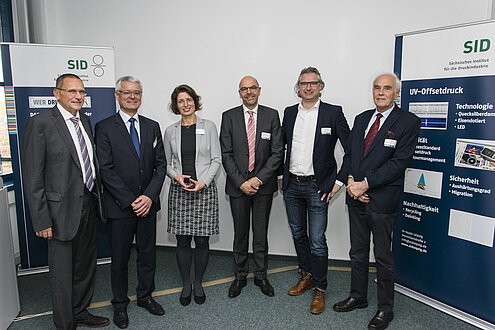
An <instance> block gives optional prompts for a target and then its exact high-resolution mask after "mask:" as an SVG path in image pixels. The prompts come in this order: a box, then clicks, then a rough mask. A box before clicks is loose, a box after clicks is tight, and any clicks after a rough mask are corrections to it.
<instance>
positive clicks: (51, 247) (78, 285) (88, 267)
mask: <svg viewBox="0 0 495 330" xmlns="http://www.w3.org/2000/svg"><path fill="white" fill-rule="evenodd" d="M95 210H96V209H95V201H94V197H93V196H92V194H91V193H90V192H89V191H87V190H86V189H85V190H84V199H83V208H82V215H81V223H80V224H79V229H78V231H77V233H76V236H75V237H74V238H73V239H72V240H70V241H59V240H57V239H51V240H49V241H48V265H49V267H50V284H51V292H52V308H53V323H54V324H55V327H56V328H57V329H75V328H76V324H77V320H79V319H84V318H85V317H86V316H87V313H88V312H87V310H86V308H88V306H89V305H90V303H91V299H92V297H93V290H94V287H95V278H96V277H95V274H96V224H95V222H96V211H95Z"/></svg>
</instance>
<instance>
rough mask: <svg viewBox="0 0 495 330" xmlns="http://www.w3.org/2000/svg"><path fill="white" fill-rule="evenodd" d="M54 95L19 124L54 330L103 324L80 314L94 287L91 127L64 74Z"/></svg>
mask: <svg viewBox="0 0 495 330" xmlns="http://www.w3.org/2000/svg"><path fill="white" fill-rule="evenodd" d="M53 94H54V95H55V98H56V99H57V105H56V106H55V107H54V108H53V109H51V110H47V111H43V112H41V113H40V114H38V115H36V116H34V117H31V118H29V120H28V122H27V124H26V129H25V133H24V136H23V140H22V174H23V182H24V193H25V194H26V196H27V199H28V203H29V210H30V214H31V220H32V223H33V229H34V231H35V232H36V236H38V237H42V238H45V239H48V265H49V267H50V283H51V293H52V308H53V323H54V324H55V327H56V328H57V329H75V328H76V327H77V326H86V327H92V328H95V327H103V326H106V325H108V324H109V323H110V322H109V320H108V319H107V318H106V317H100V316H96V315H93V314H90V313H89V312H88V310H87V308H88V307H89V305H90V303H91V298H92V297H93V291H94V286H95V274H96V207H101V204H100V203H96V202H95V198H98V197H99V195H100V187H101V186H100V184H99V173H97V171H98V162H97V158H96V156H95V153H94V151H95V145H94V141H93V134H92V132H91V123H90V121H89V118H88V117H87V116H86V115H84V114H83V113H81V112H80V110H81V108H82V106H83V104H84V96H85V95H86V91H85V90H84V85H83V83H82V81H81V79H80V78H79V77H78V76H76V75H75V74H70V73H69V74H63V75H61V76H60V77H58V79H57V82H56V87H55V89H54V90H53ZM98 202H99V198H98ZM100 215H101V213H100Z"/></svg>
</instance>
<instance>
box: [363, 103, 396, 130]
mask: <svg viewBox="0 0 495 330" xmlns="http://www.w3.org/2000/svg"><path fill="white" fill-rule="evenodd" d="M394 107H395V105H394V106H392V107H391V108H390V109H388V110H387V111H384V112H378V110H376V109H375V112H374V113H373V116H371V119H370V122H369V123H368V127H366V130H365V131H364V137H365V138H366V135H367V134H368V131H369V130H370V128H371V125H373V123H374V122H375V120H376V115H377V114H379V113H381V114H382V118H380V126H379V127H378V129H380V128H382V125H383V123H384V122H385V120H387V117H388V116H389V115H390V113H391V112H392V110H393V109H394Z"/></svg>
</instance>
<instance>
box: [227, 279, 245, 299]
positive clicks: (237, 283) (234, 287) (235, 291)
mask: <svg viewBox="0 0 495 330" xmlns="http://www.w3.org/2000/svg"><path fill="white" fill-rule="evenodd" d="M246 284H247V281H246V279H243V280H234V282H232V284H231V285H230V288H229V298H235V297H237V296H238V295H240V294H241V291H242V288H243V287H245V286H246Z"/></svg>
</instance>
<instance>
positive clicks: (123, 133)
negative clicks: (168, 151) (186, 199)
mask: <svg viewBox="0 0 495 330" xmlns="http://www.w3.org/2000/svg"><path fill="white" fill-rule="evenodd" d="M139 128H140V141H139V142H140V154H141V157H140V158H138V155H137V152H136V149H134V145H133V144H132V140H131V136H130V134H129V131H128V130H127V127H126V126H125V124H124V122H123V120H122V118H121V117H120V114H119V113H116V114H115V115H113V116H110V117H108V118H106V119H103V120H102V121H100V122H98V123H97V124H96V126H95V139H96V148H97V151H98V156H99V160H100V166H101V179H102V181H103V201H104V203H103V209H104V214H105V216H106V217H107V218H113V219H118V218H128V217H133V216H135V213H134V212H133V210H132V207H131V204H132V202H134V201H135V200H136V198H137V197H139V196H141V195H146V196H148V197H149V198H150V199H151V200H152V201H153V204H152V205H151V209H150V212H149V214H150V215H153V214H155V213H156V212H157V211H158V210H160V191H161V190H162V185H163V181H164V180H165V173H166V168H167V164H166V161H165V151H164V149H163V141H162V135H161V132H160V125H159V124H158V123H157V122H156V121H154V120H151V119H148V118H146V117H144V116H141V115H139Z"/></svg>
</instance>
